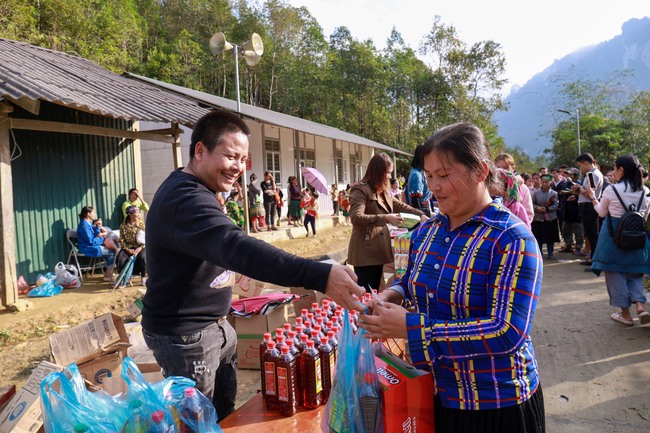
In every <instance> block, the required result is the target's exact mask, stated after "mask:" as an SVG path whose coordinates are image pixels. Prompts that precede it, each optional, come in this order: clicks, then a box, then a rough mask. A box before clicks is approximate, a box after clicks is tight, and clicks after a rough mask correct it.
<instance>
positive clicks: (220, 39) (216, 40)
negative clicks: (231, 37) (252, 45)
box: [210, 32, 262, 56]
mask: <svg viewBox="0 0 650 433" xmlns="http://www.w3.org/2000/svg"><path fill="white" fill-rule="evenodd" d="M258 37H259V36H258ZM260 43H262V40H261V39H260ZM228 50H232V44H231V43H230V42H228V41H227V40H226V35H224V34H223V33H221V32H217V33H215V34H214V35H212V37H211V38H210V51H212V54H214V55H215V56H217V55H219V54H221V53H223V52H224V51H228Z"/></svg>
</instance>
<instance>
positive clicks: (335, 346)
mask: <svg viewBox="0 0 650 433" xmlns="http://www.w3.org/2000/svg"><path fill="white" fill-rule="evenodd" d="M327 342H328V343H329V345H330V346H332V350H333V351H334V363H336V360H337V358H338V356H339V354H338V351H339V340H338V338H336V335H335V334H334V331H327Z"/></svg>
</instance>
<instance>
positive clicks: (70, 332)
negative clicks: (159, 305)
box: [50, 313, 129, 365]
mask: <svg viewBox="0 0 650 433" xmlns="http://www.w3.org/2000/svg"><path fill="white" fill-rule="evenodd" d="M50 347H51V349H52V357H53V358H54V362H55V363H57V364H59V365H68V364H70V363H72V362H75V363H76V364H77V365H79V364H82V363H84V362H86V361H90V360H91V359H95V358H97V357H99V356H102V355H104V354H106V353H110V352H115V351H116V350H119V349H122V350H126V348H127V347H129V336H128V334H127V333H126V330H125V329H124V322H122V318H121V317H119V316H117V315H115V314H113V313H106V314H104V315H102V316H99V317H96V318H94V319H92V320H88V321H86V322H84V323H81V324H79V325H77V326H75V327H72V328H70V329H66V330H65V331H61V332H57V333H56V334H54V335H52V336H51V337H50Z"/></svg>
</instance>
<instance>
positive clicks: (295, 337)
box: [287, 330, 300, 345]
mask: <svg viewBox="0 0 650 433" xmlns="http://www.w3.org/2000/svg"><path fill="white" fill-rule="evenodd" d="M289 340H293V344H296V345H297V344H298V343H300V339H299V338H298V333H297V332H296V331H293V330H292V331H289V336H288V337H287V343H289Z"/></svg>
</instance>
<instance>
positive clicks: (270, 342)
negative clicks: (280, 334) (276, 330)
mask: <svg viewBox="0 0 650 433" xmlns="http://www.w3.org/2000/svg"><path fill="white" fill-rule="evenodd" d="M269 349H275V341H273V340H271V341H269Z"/></svg>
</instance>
